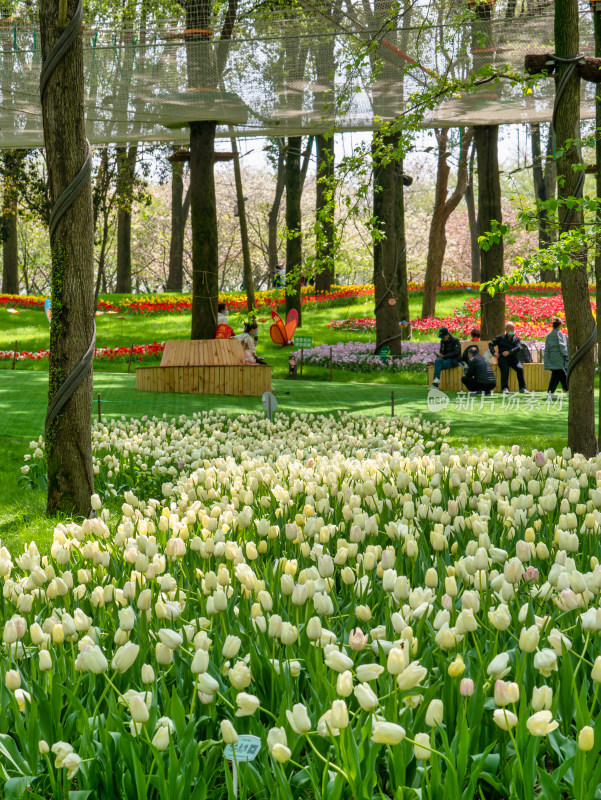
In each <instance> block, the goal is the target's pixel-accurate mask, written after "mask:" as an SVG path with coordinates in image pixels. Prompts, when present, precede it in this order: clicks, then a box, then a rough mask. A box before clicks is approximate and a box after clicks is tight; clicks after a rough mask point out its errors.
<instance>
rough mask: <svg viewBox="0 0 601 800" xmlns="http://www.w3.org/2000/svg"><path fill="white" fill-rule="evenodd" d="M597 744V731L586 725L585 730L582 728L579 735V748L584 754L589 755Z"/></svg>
mask: <svg viewBox="0 0 601 800" xmlns="http://www.w3.org/2000/svg"><path fill="white" fill-rule="evenodd" d="M594 744H595V731H594V730H593V729H592V728H591V726H590V725H585V726H584V728H581V730H580V732H579V734H578V747H579V748H580V750H582V751H583V752H584V753H588V752H589V750H592V749H593V746H594Z"/></svg>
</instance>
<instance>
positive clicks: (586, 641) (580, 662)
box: [572, 631, 593, 681]
mask: <svg viewBox="0 0 601 800" xmlns="http://www.w3.org/2000/svg"><path fill="white" fill-rule="evenodd" d="M590 638H591V632H590V631H587V632H586V638H585V640H584V648H583V650H582V655H581V656H579V655H578V653H574V655H575V656H576V658H578V659H579V661H578V663H577V664H576V669H575V670H574V677H573V678H572V680H574V681H575V680H576V675H578V670H579V669H580V667H581V665H582V662H583V661H584V662H586V663H587V664H588V665H589V666H591V667H592V666H593V665H592V664H591V663H590V661H587V660H586V658H585V657H584V654H585V653H586V648H587V647H588V643H589V641H590Z"/></svg>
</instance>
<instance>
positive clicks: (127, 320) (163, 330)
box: [0, 292, 470, 384]
mask: <svg viewBox="0 0 601 800" xmlns="http://www.w3.org/2000/svg"><path fill="white" fill-rule="evenodd" d="M469 296H470V294H469V293H468V292H457V293H454V292H453V293H444V294H441V296H440V299H439V301H438V304H437V313H438V314H439V315H440V316H448V315H451V314H452V313H453V311H454V310H455V309H456V308H458V307H460V306H462V305H463V302H464V300H465V299H466V298H467V297H469ZM102 297H103V298H104V299H106V300H108V301H109V302H113V303H117V302H118V301H119V299H120V298H121V297H122V295H102ZM421 303H422V298H421V296H416V297H412V298H411V301H410V310H411V317H412V318H415V317H416V316H418V315H419V313H420V311H421ZM373 315H374V306H373V301H369V302H367V303H356V304H353V305H349V306H343V307H338V308H310V309H309V310H307V306H304V307H303V320H304V322H303V326H302V333H303V335H307V336H311V337H312V338H313V344H315V345H320V344H334V343H336V342H341V341H342V342H353V341H354V342H356V341H361V342H371V341H373V342H375V336H374V334H373V333H372V334H365V333H354V332H344V331H334V330H332V329H330V328H328V324H329V323H330V322H332V320H340V319H349V318H352V317H357V318H359V319H361V318H365V317H373ZM257 316H258V318H259V319H260V320H264V322H260V323H259V345H258V352H259V354H260V355H262V356H264V357H265V359H266V360H267V361H268V362H269V363H270V364H272V366H273V369H274V372H273V374H274V377H275V378H284V377H285V376H286V375H287V373H288V355H289V352H290V350H289V348H280V347H276V345H274V344H273V342H272V341H271V338H270V336H269V327H270V325H271V317H270V315H269V312H268V311H266V310H265V311H260V312H258V314H257ZM190 322H191V317H190V314H154V315H148V314H146V315H144V314H137V315H132V314H128V315H123V316H121V315H114V314H103V315H101V316H98V317H96V344H97V347H115V346H119V347H130V346H131V345H132V344H149V343H152V342H153V341H157V342H162V341H167V340H169V339H187V338H189V336H190ZM230 324H231V326H232V328H234V330H235V331H236V332H239V331H241V330H242V327H243V317H242V316H241V315H239V314H232V315H230ZM15 342H17V350H19V351H24V350H26V351H29V352H37V351H38V350H45V349H47V348H48V344H49V325H48V320H47V319H46V314H45V313H44V311H43V310H38V309H27V310H25V311H23V313H21V314H9V313H8V312H7V311H6V310H5V309H0V349H2V350H13V349H14V347H15ZM146 363H148V362H146ZM127 366H128V365H127V359H123V360H122V361H121V362H117V361H100V360H99V359H96V362H95V364H94V369H95V370H96V371H97V372H100V371H110V372H115V371H117V372H126V371H127ZM16 368H17V370H18V371H19V370H28V371H30V370H33V371H36V370H37V371H42V372H45V371H46V370H47V369H48V361H47V359H43V360H40V361H19V362H17V367H16ZM2 369H5V370H11V369H12V363H11V362H2V363H0V370H2ZM303 374H304V376H305V377H307V378H310V379H312V380H327V379H329V370H328V369H327V368H326V367H315V366H308V365H306V366H305V367H304V370H303ZM334 380H335V381H338V382H368V383H369V382H376V383H383V384H390V383H397V382H398V375H391V374H389V373H380V374H379V373H373V374H369V373H367V374H366V373H354V372H348V371H345V370H334ZM406 380H407V381H408V382H411V383H425V380H426V379H425V374H424V375H422V374H416V373H407V376H406Z"/></svg>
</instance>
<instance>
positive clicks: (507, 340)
mask: <svg viewBox="0 0 601 800" xmlns="http://www.w3.org/2000/svg"><path fill="white" fill-rule="evenodd" d="M521 346H522V343H521V342H520V340H519V339H518V337H517V336H516V335H515V325H514V324H513V322H506V323H505V333H501V334H499V335H498V336H496V337H495V338H494V339H493V340H492V342H489V343H488V349H489V350H490V352H491V353H492V354H493V356H494V355H495V347H496V348H497V350H498V355H497V364H498V365H499V372H500V373H501V391H502V392H504V393H505V394H507V393H508V392H509V370H510V369H514V370H515V372H516V375H517V378H518V386H519V388H520V392H521V393H522V394H530V392H529V390H528V389H526V381H525V380H524V368H523V367H522V362H521V361H520V348H521Z"/></svg>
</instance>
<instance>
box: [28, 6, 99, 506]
mask: <svg viewBox="0 0 601 800" xmlns="http://www.w3.org/2000/svg"><path fill="white" fill-rule="evenodd" d="M59 5H62V3H59V0H40V35H41V46H42V58H43V59H44V60H45V59H47V58H48V55H49V53H50V50H51V48H52V46H53V44H54V43H55V42H56V40H57V39H58V37H59V35H60V34H61V32H62V30H63V28H64V27H65V22H64V20H60V21H59ZM76 7H77V0H67V9H66V10H67V20H69V19H71V17H72V16H73V14H74V12H75V9H76ZM42 113H43V123H44V139H45V143H46V160H47V164H48V184H49V188H50V197H51V199H52V202H53V204H55V203H56V201H57V199H58V198H59V197H60V195H61V194H62V193H63V192H64V190H65V189H66V188H67V186H68V184H69V183H70V182H71V181H72V180H73V179H74V178H75V176H76V175H77V173H78V172H79V170H80V169H81V166H82V164H83V163H84V160H85V159H86V157H87V154H88V151H89V145H88V143H87V141H86V130H85V117H84V67H83V52H82V35H81V31H80V32H79V35H78V36H77V37H76V39H75V41H74V42H73V44H72V46H71V47H70V48H69V50H68V51H67V53H66V55H65V56H64V57H63V59H62V60H61V61H60V63H59V64H58V66H57V67H56V69H55V71H54V73H53V75H52V77H51V78H50V81H49V83H48V86H47V88H46V91H45V93H44V97H43V98H42ZM51 247H52V251H51V252H52V266H51V284H52V323H51V326H50V359H49V378H48V382H49V386H48V395H49V398H50V399H51V398H52V397H53V396H54V394H55V393H56V391H57V390H58V388H59V387H60V386H61V384H62V383H63V381H64V380H65V378H66V377H67V376H68V375H69V374H70V373H71V372H72V370H73V369H74V367H75V366H76V365H77V364H78V362H79V361H80V360H81V358H82V357H83V355H84V354H85V353H86V351H87V349H88V347H89V345H90V342H91V341H92V340H93V336H94V286H93V281H94V232H93V212H92V191H91V183H90V180H89V179H88V181H87V182H86V184H85V186H84V189H83V191H82V192H81V193H80V195H79V196H78V198H77V200H76V201H75V202H74V203H73V205H71V206H70V207H69V208H68V210H67V211H66V213H65V214H64V216H63V217H62V219H61V221H60V222H59V223H58V227H57V229H56V232H55V234H54V236H53V238H52V241H51ZM91 411H92V371H91V370H90V372H89V373H88V374H87V375H86V376H85V378H84V379H83V381H82V382H81V383H80V384H79V386H78V388H77V389H76V390H75V392H74V393H73V395H72V396H71V398H70V399H69V400H68V402H67V404H66V406H65V407H64V408H63V410H62V411H61V413H60V414H59V415H58V417H57V418H56V420H55V421H54V422H53V423H52V424H51V425H50V426H49V427H48V429H47V430H46V457H47V462H48V502H47V512H48V513H49V514H54V513H57V512H65V513H77V514H82V515H83V516H88V514H89V512H90V497H91V495H92V493H93V491H94V474H93V470H92V436H91V426H90V416H91Z"/></svg>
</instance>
